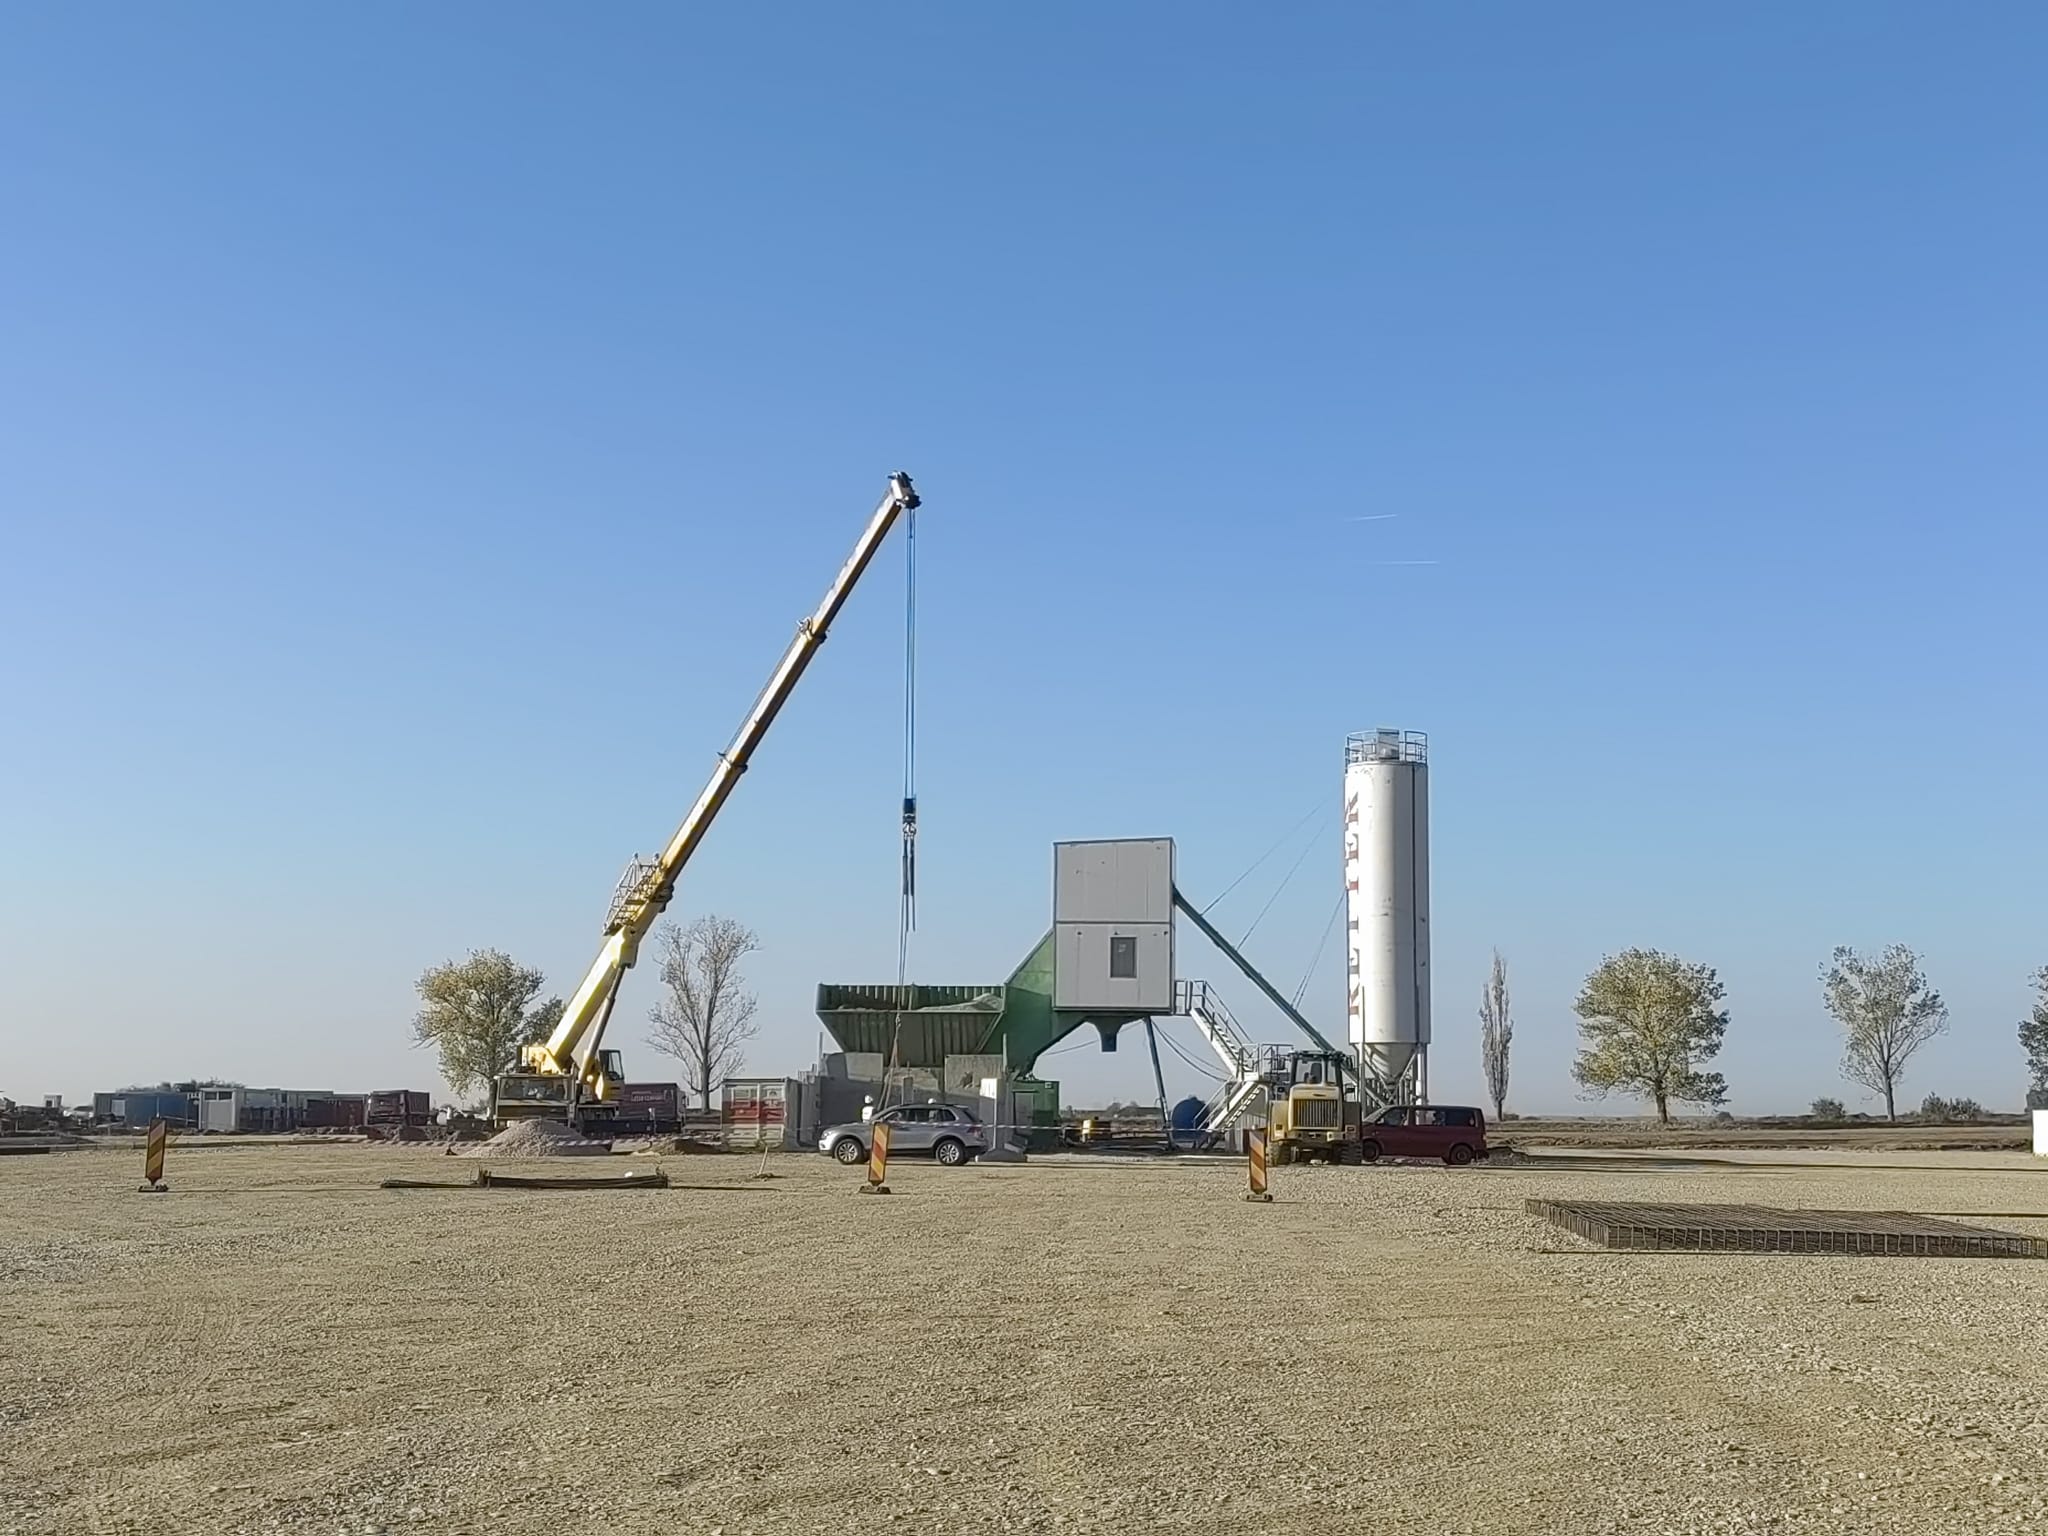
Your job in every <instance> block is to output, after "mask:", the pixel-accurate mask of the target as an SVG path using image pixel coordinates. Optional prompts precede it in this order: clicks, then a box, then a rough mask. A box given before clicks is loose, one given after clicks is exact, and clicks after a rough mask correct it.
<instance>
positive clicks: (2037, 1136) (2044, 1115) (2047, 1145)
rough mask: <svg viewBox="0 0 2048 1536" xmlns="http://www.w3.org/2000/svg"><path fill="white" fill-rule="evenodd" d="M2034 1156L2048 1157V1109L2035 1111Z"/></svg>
mask: <svg viewBox="0 0 2048 1536" xmlns="http://www.w3.org/2000/svg"><path fill="white" fill-rule="evenodd" d="M2034 1156H2036V1157H2048V1109H2037V1110H2035V1111H2034Z"/></svg>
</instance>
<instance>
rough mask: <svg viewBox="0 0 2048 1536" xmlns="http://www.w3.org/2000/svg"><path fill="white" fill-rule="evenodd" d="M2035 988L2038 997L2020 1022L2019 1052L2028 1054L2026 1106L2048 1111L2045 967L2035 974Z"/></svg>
mask: <svg viewBox="0 0 2048 1536" xmlns="http://www.w3.org/2000/svg"><path fill="white" fill-rule="evenodd" d="M2034 986H2035V987H2036V988H2037V989H2038V990H2039V992H2040V996H2039V997H2037V998H2035V999H2034V1011H2033V1014H2032V1015H2031V1016H2030V1017H2028V1018H2025V1019H2022V1020H2021V1021H2020V1049H2021V1050H2023V1051H2025V1052H2026V1053H2027V1106H2028V1108H2030V1109H2048V966H2043V967H2042V968H2041V969H2040V970H2039V971H2036V972H2035V973H2034Z"/></svg>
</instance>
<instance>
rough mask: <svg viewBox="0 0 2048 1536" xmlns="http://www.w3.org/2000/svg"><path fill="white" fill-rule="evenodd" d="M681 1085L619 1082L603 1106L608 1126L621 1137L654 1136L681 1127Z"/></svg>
mask: <svg viewBox="0 0 2048 1536" xmlns="http://www.w3.org/2000/svg"><path fill="white" fill-rule="evenodd" d="M682 1094H683V1090H682V1088H681V1087H680V1086H679V1085H678V1084H675V1083H621V1084H619V1091H618V1096H617V1097H616V1098H614V1099H613V1100H612V1101H611V1102H610V1103H609V1104H608V1105H607V1106H606V1109H605V1115H606V1121H607V1123H608V1124H609V1125H610V1127H611V1129H612V1130H613V1131H614V1132H615V1133H617V1134H619V1135H622V1136H655V1135H661V1134H664V1133H666V1132H670V1131H675V1130H679V1129H680V1128H681V1127H682V1107H681V1106H682Z"/></svg>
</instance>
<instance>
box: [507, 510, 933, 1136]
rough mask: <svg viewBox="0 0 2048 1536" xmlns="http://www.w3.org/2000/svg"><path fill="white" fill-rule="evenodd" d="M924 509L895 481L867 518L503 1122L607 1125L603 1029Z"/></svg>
mask: <svg viewBox="0 0 2048 1536" xmlns="http://www.w3.org/2000/svg"><path fill="white" fill-rule="evenodd" d="M917 504H918V497H917V492H916V491H915V490H914V489H912V488H911V484H910V476H908V475H906V474H901V473H898V474H894V475H891V476H890V477H889V489H888V492H887V493H886V494H885V495H884V496H883V497H882V503H881V505H880V506H878V507H876V508H875V513H874V516H873V517H871V518H869V519H868V525H867V528H866V530H865V531H864V532H863V533H862V534H861V536H860V541H859V542H858V543H856V544H855V545H854V546H853V553H852V555H850V556H849V557H848V558H847V561H846V564H845V565H843V566H841V567H840V570H839V574H838V575H837V576H836V577H834V578H833V581H832V585H831V586H830V587H828V588H827V589H826V591H825V600H824V601H823V602H821V603H819V604H818V610H817V612H815V613H813V614H812V615H811V616H810V617H809V618H807V619H804V620H803V621H802V622H801V623H799V624H798V625H797V627H796V638H795V639H794V640H792V641H791V642H790V643H789V649H788V650H787V651H785V652H783V655H782V660H781V662H780V663H779V664H778V665H777V666H776V668H775V671H774V673H773V674H772V675H771V676H770V677H769V679H768V686H767V687H766V688H764V689H762V690H761V696H760V698H759V699H757V700H756V701H755V703H754V707H753V709H752V711H751V712H749V714H748V715H747V718H746V719H745V720H744V721H742V722H741V724H740V728H739V734H737V735H736V736H734V737H733V739H732V745H730V746H729V747H727V748H726V749H725V751H724V752H723V753H722V754H720V756H719V759H718V767H717V768H716V769H714V770H713V771H712V774H711V782H710V783H708V784H706V785H705V786H704V790H703V793H702V794H700V795H698V796H697V803H696V804H695V805H693V806H691V807H690V813H689V815H687V816H685V817H684V818H683V824H682V825H681V826H680V827H678V828H677V829H676V834H675V836H674V837H672V838H670V839H669V841H668V846H667V847H666V848H664V849H663V850H662V852H661V856H660V857H659V858H653V859H646V858H636V859H634V860H633V861H632V862H631V863H630V864H628V865H627V866H626V872H625V874H624V875H622V876H621V877H620V879H619V884H618V888H617V889H616V890H615V891H614V892H613V893H612V904H611V910H610V911H609V912H608V913H607V914H606V916H605V924H604V946H603V948H601V949H599V950H598V952H597V960H596V962H595V963H594V964H593V965H592V966H591V967H590V972H589V974H588V975H586V976H585V977H584V978H583V984H582V985H581V986H579V987H578V988H577V989H576V995H575V996H574V997H572V998H570V999H569V1006H568V1007H567V1008H565V1009H564V1010H563V1011H562V1022H561V1023H559V1024H557V1025H556V1026H555V1032H554V1033H553V1034H551V1035H549V1036H548V1038H547V1039H546V1040H545V1041H543V1042H542V1043H540V1044H538V1045H529V1046H526V1047H524V1048H522V1049H521V1051H520V1053H519V1066H520V1070H519V1071H517V1072H508V1073H506V1074H505V1075H504V1076H502V1077H500V1078H499V1079H498V1081H497V1085H496V1086H497V1092H496V1096H495V1100H494V1107H495V1108H494V1112H495V1115H496V1118H497V1119H498V1121H499V1122H500V1123H501V1124H502V1123H504V1122H507V1121H510V1120H515V1119H527V1118H533V1117H537V1116H544V1117H547V1118H550V1119H564V1120H567V1121H568V1122H569V1123H570V1124H572V1125H576V1126H578V1127H581V1126H583V1125H584V1124H585V1123H587V1122H589V1121H593V1120H603V1119H605V1118H607V1117H608V1115H609V1113H610V1107H611V1104H612V1101H613V1100H614V1099H615V1098H616V1096H617V1093H618V1085H619V1083H620V1081H621V1080H622V1074H621V1072H620V1070H619V1053H618V1052H617V1051H607V1050H605V1049H603V1042H604V1030H605V1025H606V1024H607V1023H609V1022H610V1020H611V1016H612V1006H613V1004H615V1003H616V1002H617V1001H618V998H619V983H620V981H622V980H623V979H624V977H625V974H626V972H627V970H628V969H630V968H631V966H632V964H633V962H634V961H635V960H636V959H638V958H639V956H640V941H641V940H642V939H644V938H646V937H647V934H648V930H650V929H651V928H653V926H654V923H655V919H657V918H658V917H660V916H661V914H662V913H663V912H664V911H666V910H667V908H668V904H669V902H670V901H671V900H672V899H674V897H675V893H676V877H677V876H678V875H679V874H681V873H682V870H683V866H684V865H685V864H687V863H689V861H690V855H691V854H693V853H695V852H696V851H697V845H698V844H699V843H701V842H703V840H704V834H705V833H706V832H707V831H709V830H710V828H711V822H712V820H713V818H715V817H716V816H717V815H718V812H719V808H720V807H721V806H723V805H724V804H725V801H726V797H727V796H728V795H730V794H731V793H732V791H733V786H734V785H735V784H736V783H738V781H739V776H740V775H741V774H742V773H745V772H746V771H747V762H748V760H749V759H750V758H752V757H753V755H754V749H755V748H756V747H758V746H759V745H760V744H761V738H762V737H763V736H765V735H766V734H767V733H768V727H769V726H770V725H772V724H773V723H774V721H775V716H776V714H777V713H778V712H779V711H780V710H781V708H782V706H783V705H784V704H785V703H786V702H787V701H788V699H789V695H790V693H791V691H792V690H794V689H795V687H796V684H797V679H798V678H800V677H802V676H803V675H804V668H806V667H807V666H809V665H810V662H811V657H812V656H814V655H815V654H817V650H818V647H819V646H820V645H822V644H824V642H825V632H826V631H827V630H828V629H829V628H830V627H831V625H832V621H833V620H834V619H835V618H837V617H838V615H839V610H840V608H841V607H843V606H844V605H845V603H846V599H847V596H848V594H849V593H851V592H852V591H853V587H854V583H855V582H857V581H859V580H860V577H861V573H862V572H863V571H865V570H866V569H867V567H868V562H869V561H871V560H872V559H874V556H875V551H876V550H877V549H879V548H880V547H881V544H882V540H883V539H884V538H885V537H886V536H887V535H888V532H889V529H890V528H891V527H892V526H893V525H894V524H895V522H896V519H897V518H898V517H899V516H900V515H902V514H904V513H906V512H910V511H913V510H914V509H915V508H916V507H917Z"/></svg>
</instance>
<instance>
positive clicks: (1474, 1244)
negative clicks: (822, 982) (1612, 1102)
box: [0, 1147, 2048, 1536]
mask: <svg viewBox="0 0 2048 1536" xmlns="http://www.w3.org/2000/svg"><path fill="white" fill-rule="evenodd" d="M633 1161H634V1162H635V1163H636V1164H644V1162H645V1161H646V1160H645V1159H634V1160H633ZM135 1162H136V1159H135V1158H134V1157H133V1156H132V1155H129V1154H126V1153H122V1154H116V1153H111V1152H81V1153H72V1154H67V1155H61V1156H53V1157H38V1158H10V1159H0V1339H4V1340H5V1341H6V1342H5V1345H4V1354H0V1532H6V1531H16V1532H20V1533H24V1536H27V1533H35V1536H41V1533H44V1532H52V1533H54V1532H60V1531H61V1532H65V1533H72V1536H76V1533H82V1532H111V1531H122V1532H159V1531H166V1530H171V1529H184V1530H193V1531H205V1532H264V1531H273V1530H289V1531H317V1532H348V1533H362V1532H369V1531H387V1532H400V1531H413V1530H421V1531H435V1532H443V1531H445V1532H477V1533H485V1532H489V1533H493V1536H499V1533H505V1536H518V1533H527V1532H534V1533H538V1532H549V1533H554V1532H559V1531H562V1530H565V1529H571V1528H574V1529H579V1530H582V1529H588V1530H596V1531H621V1532H633V1531H653V1530H680V1531H690V1532H713V1531H716V1532H721V1533H723V1536H742V1533H746V1532H753V1533H761V1536H765V1533H769V1532H835V1533H836V1532H840V1531H855V1530H859V1531H868V1532H874V1531H902V1532H923V1531H960V1532H967V1531H973V1532H990V1531H1014V1530H1039V1531H1053V1530H1057V1531H1063V1532H1064V1531H1085V1530H1111V1529H1114V1530H1118V1531H1121V1532H1139V1531H1154V1530H1162V1531H1163V1530H1172V1531H1175V1532H1209V1531H1215V1532H1223V1531H1233V1532H1235V1531H1244V1530H1257V1531H1260V1532H1296V1531H1299V1532H1314V1533H1316V1536H1330V1533H1332V1532H1336V1531H1359V1530H1367V1531H1371V1530H1395V1529H1400V1528H1403V1527H1413V1528H1415V1529H1419V1530H1426V1531H1428V1532H1430V1533H1431V1536H1451V1533H1460V1532H1468V1533H1476V1532H1488V1533H1492V1532H1500V1533H1508V1532H1514V1533H1518V1536H1519V1533H1576V1532H1656V1533H1663V1532H1683V1533H1691V1532H1727V1533H1735V1532H1773V1533H1780V1532H1808V1531H1814V1532H1818V1531H1830V1532H1856V1533H1884V1532H1909V1531H1910V1532H1913V1533H1915V1536H1927V1533H1934V1536H1943V1533H1948V1532H1955V1533H1966V1532H1967V1533H1977V1532H1983V1531H1998V1530H2008V1529H2009V1530H2021V1529H2027V1528H2033V1529H2040V1528H2043V1526H2044V1523H2048V1504H2044V1500H2048V1263H2026V1262H2015V1261H2004V1262H2000V1261H1992V1260H1917V1259H1854V1258H1796V1257H1757V1258H1738V1257H1713V1256H1692V1255H1618V1254H1607V1253H1601V1252H1596V1251H1593V1250H1591V1249H1587V1248H1584V1247H1582V1246H1580V1245H1579V1244H1577V1243H1576V1241H1575V1240H1573V1239H1571V1238H1568V1237H1565V1236H1563V1235H1561V1234H1558V1233H1556V1232H1554V1231H1553V1230H1551V1229H1550V1228H1548V1227H1545V1226H1543V1225H1541V1224H1539V1223H1537V1222H1535V1221H1532V1220H1530V1219H1529V1218H1527V1217H1525V1216H1524V1215H1523V1214H1522V1201H1523V1200H1524V1198H1526V1197H1527V1196H1530V1195H1544V1196H1549V1197H1571V1196H1575V1195H1576V1196H1581V1197H1589V1198H1605V1199H1660V1200H1671V1201H1712V1200H1726V1201H1741V1202H1750V1203H1758V1204H1775V1205H1811V1206H1828V1207H1837V1208H1888V1209H1904V1210H1917V1211H1942V1212H1963V1211H1969V1212H1993V1211H1997V1212H2013V1211H2028V1210H2039V1211H2043V1212H2048V1166H2044V1165H2042V1164H2040V1163H2038V1162H2037V1161H2036V1160H2034V1159H2030V1158H2027V1157H2024V1156H2017V1157H2015V1156H2004V1155H1997V1154H1979V1155H1975V1156H1962V1155H1958V1156H1953V1157H1946V1158H1944V1157H1926V1158H1920V1159H1911V1158H1907V1157H1904V1156H1901V1155H1891V1156H1857V1155H1854V1154H1836V1155H1834V1156H1832V1157H1824V1158H1816V1159H1813V1160H1811V1161H1804V1160H1801V1159H1800V1158H1798V1157H1795V1156H1789V1155H1787V1156H1780V1157H1776V1158H1770V1157H1762V1158H1754V1159H1751V1158H1745V1160H1744V1161H1743V1162H1741V1163H1736V1162H1732V1161H1731V1162H1727V1163H1700V1162H1694V1163H1685V1162H1677V1161H1668V1162H1660V1161H1657V1160H1654V1159H1645V1158H1636V1159H1626V1158H1616V1159H1611V1160H1602V1159H1598V1158H1589V1157H1584V1156H1578V1157H1565V1158H1559V1159H1556V1160H1554V1161H1552V1160H1545V1159H1541V1158H1537V1159H1532V1160H1519V1159H1518V1160H1517V1161H1516V1162H1515V1164H1514V1165H1513V1166H1503V1167H1498V1168H1473V1169H1468V1170H1456V1171H1453V1170H1447V1169H1443V1168H1435V1167H1419V1166H1418V1167H1396V1166H1380V1167H1370V1168H1322V1167H1316V1168H1282V1169H1276V1170H1275V1173H1274V1191H1275V1194H1276V1195H1277V1196H1278V1199H1277V1201H1276V1203H1274V1204H1272V1205H1270V1206H1258V1205H1250V1204H1247V1203H1245V1202H1244V1201H1242V1200H1241V1199H1239V1198H1238V1195H1239V1192H1240V1189H1241V1187H1242V1186H1241V1175H1240V1172H1239V1170H1238V1169H1237V1168H1235V1167H1233V1166H1230V1165H1227V1164H1225V1165H1219V1164H1204V1163H1198V1162H1192V1161H1190V1162H1183V1163H1178V1164H1159V1163H1138V1162H1122V1163H1108V1162H1095V1161H1091V1160H1087V1159H1082V1158H1071V1159H1063V1158H1049V1159H1043V1160H1040V1161H1036V1162H1033V1163H1030V1164H1026V1165H1023V1166H1003V1167H996V1166H982V1167H974V1168H968V1169H961V1170H945V1169H939V1168H935V1167H931V1166H928V1165H922V1164H914V1163H909V1162H902V1161H899V1163H898V1164H897V1165H896V1166H895V1167H894V1168H892V1170H891V1181H890V1182H891V1184H892V1185H893V1187H894V1188H895V1190H896V1194H895V1195H894V1196H893V1197H891V1198H888V1199H879V1198H865V1197H862V1196H860V1195H858V1194H857V1193H856V1189H857V1186H858V1184H859V1174H858V1171H857V1170H848V1169H841V1168H839V1167H837V1166H836V1165H833V1164H830V1163H828V1162H826V1161H825V1160H824V1159H822V1158H816V1157H785V1158H779V1159H776V1160H775V1161H774V1163H773V1165H772V1166H773V1167H774V1169H775V1171H776V1172H778V1173H779V1174H780V1175H781V1177H779V1178H776V1179H770V1180H755V1179H753V1178H751V1177H750V1175H751V1174H752V1173H754V1172H755V1171H756V1170H757V1169H758V1167H759V1166H760V1165H759V1161H758V1160H757V1159H753V1158H702V1157H699V1158H686V1159H670V1160H668V1161H667V1163H666V1166H667V1169H668V1172H669V1174H670V1176H671V1177H672V1178H674V1179H675V1180H676V1184H675V1186H674V1187H672V1188H670V1189H668V1190H665V1191H656V1192H628V1191H619V1192H612V1191H602V1192H593V1193H580V1194H558V1193H552V1192H543V1191H531V1192H529V1191H510V1190H507V1191H485V1190H475V1189H450V1190H418V1191H403V1192H401V1191H382V1190H378V1189H376V1188H375V1187H374V1186H375V1185H376V1182H377V1180H378V1179H379V1178H382V1177H384V1176H387V1175H392V1174H408V1175H412V1176H422V1175H427V1174H440V1173H443V1172H445V1173H446V1174H447V1175H448V1176H449V1177H451V1178H462V1177H468V1176H469V1173H470V1171H471V1170H470V1166H469V1165H464V1164H461V1163H460V1162H459V1160H455V1159H446V1158H441V1157H438V1156H436V1155H434V1154H432V1153H429V1152H425V1151H421V1150H418V1149H399V1148H374V1147H344V1148H317V1147H278V1148H273V1149H260V1150H241V1151H237V1152H235V1153H234V1154H233V1155H227V1154H225V1153H224V1152H218V1151H213V1150H209V1149H205V1148H191V1149H185V1148H177V1147H174V1148H173V1149H172V1152H171V1160H170V1167H169V1177H170V1181H171V1186H172V1192H171V1193H170V1194H168V1195H164V1196H151V1197H145V1196H142V1195H138V1194H137V1193H135V1184H136V1174H137V1169H136V1166H135ZM586 1166H587V1165H586ZM1990 1224H1993V1225H2002V1226H2005V1227H2008V1228H2010V1229H2012V1230H2018V1231H2028V1232H2035V1233H2044V1234H2048V1217H2036V1218H2031V1219H2017V1218H2015V1219H2010V1220H2000V1221H1996V1222H1992V1223H1990Z"/></svg>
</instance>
